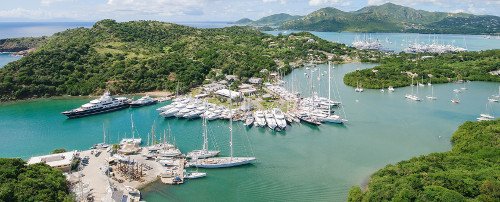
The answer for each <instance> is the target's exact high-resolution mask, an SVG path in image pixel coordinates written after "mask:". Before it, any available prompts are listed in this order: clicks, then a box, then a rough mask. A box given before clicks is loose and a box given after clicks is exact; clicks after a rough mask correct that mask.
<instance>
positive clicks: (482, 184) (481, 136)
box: [348, 119, 500, 202]
mask: <svg viewBox="0 0 500 202" xmlns="http://www.w3.org/2000/svg"><path fill="white" fill-rule="evenodd" d="M499 134H500V120H498V119H497V120H495V121H482V122H466V123H464V124H462V125H461V126H460V127H459V128H458V130H457V131H456V132H455V133H454V134H453V136H452V138H451V142H452V144H453V147H452V149H451V151H449V152H443V153H432V154H429V155H424V156H420V157H415V158H412V159H410V160H406V161H402V162H399V163H397V164H395V165H388V166H386V167H385V168H383V169H381V170H379V171H377V172H376V173H374V174H373V175H372V177H371V180H370V182H369V183H368V186H367V187H366V189H365V190H366V191H362V190H361V188H360V187H357V186H355V187H353V188H351V190H350V191H349V198H348V201H351V202H354V201H470V200H474V201H497V200H498V198H499V197H500V195H499V192H498V190H499V189H500V182H499V181H498V179H499V177H500V136H499Z"/></svg>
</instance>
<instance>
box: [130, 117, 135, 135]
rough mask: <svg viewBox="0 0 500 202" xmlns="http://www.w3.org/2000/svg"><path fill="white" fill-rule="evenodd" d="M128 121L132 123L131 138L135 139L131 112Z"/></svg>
mask: <svg viewBox="0 0 500 202" xmlns="http://www.w3.org/2000/svg"><path fill="white" fill-rule="evenodd" d="M130 123H132V139H135V134H134V131H135V130H134V129H135V128H134V119H133V118H132V114H130Z"/></svg>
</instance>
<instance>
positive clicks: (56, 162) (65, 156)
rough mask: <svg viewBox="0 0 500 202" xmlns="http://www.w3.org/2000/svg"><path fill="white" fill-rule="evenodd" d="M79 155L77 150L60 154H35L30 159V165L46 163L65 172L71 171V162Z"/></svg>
mask: <svg viewBox="0 0 500 202" xmlns="http://www.w3.org/2000/svg"><path fill="white" fill-rule="evenodd" d="M76 156H78V153H77V152H76V150H74V151H70V152H64V153H59V154H50V155H45V156H35V157H31V158H30V159H29V160H28V165H31V164H36V163H45V164H47V165H49V166H50V167H52V168H57V169H59V170H61V171H63V172H69V171H71V163H72V162H73V160H74V159H75V158H76Z"/></svg>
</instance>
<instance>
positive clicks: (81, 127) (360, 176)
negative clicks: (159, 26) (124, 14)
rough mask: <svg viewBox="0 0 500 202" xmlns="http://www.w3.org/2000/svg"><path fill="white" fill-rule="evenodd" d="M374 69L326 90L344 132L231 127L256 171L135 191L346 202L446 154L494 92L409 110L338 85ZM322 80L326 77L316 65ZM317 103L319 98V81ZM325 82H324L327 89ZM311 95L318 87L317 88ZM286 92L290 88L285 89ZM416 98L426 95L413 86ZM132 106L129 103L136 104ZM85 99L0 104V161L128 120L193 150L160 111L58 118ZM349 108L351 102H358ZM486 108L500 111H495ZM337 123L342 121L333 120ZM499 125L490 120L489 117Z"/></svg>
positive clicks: (178, 125)
mask: <svg viewBox="0 0 500 202" xmlns="http://www.w3.org/2000/svg"><path fill="white" fill-rule="evenodd" d="M372 66H374V65H373V64H345V65H337V66H336V68H335V69H334V70H333V71H332V72H334V75H335V76H334V79H333V80H334V81H335V82H336V83H337V84H338V85H333V86H334V87H333V88H332V89H336V88H335V87H336V86H338V88H339V90H340V95H341V96H342V99H341V100H342V102H343V103H344V106H345V112H346V115H347V119H349V122H348V124H346V125H345V126H342V125H328V124H324V125H322V126H320V127H313V126H309V125H305V124H294V125H292V126H290V127H289V128H288V129H287V130H286V131H285V132H282V133H275V132H271V131H269V130H268V129H267V128H250V129H248V128H246V127H244V126H243V123H241V122H238V123H235V124H234V138H235V141H234V144H235V153H236V155H253V156H255V157H257V159H258V162H257V163H255V164H254V165H250V166H243V167H238V168H230V169H220V170H203V169H200V171H203V172H205V171H206V172H207V173H208V176H207V177H206V178H203V179H196V180H192V181H188V182H186V183H185V184H183V185H180V186H168V185H163V184H159V183H155V184H152V185H150V186H148V187H146V188H145V189H143V190H142V192H143V196H144V199H145V200H146V201H165V200H169V201H235V200H238V201H271V200H275V201H306V200H311V201H312V200H314V201H345V200H346V197H347V192H348V189H349V188H350V187H351V186H353V185H360V184H362V183H363V182H364V181H366V180H367V178H368V177H369V176H370V174H372V173H373V172H375V171H376V170H378V169H380V168H382V167H384V166H385V165H386V164H388V163H395V162H397V161H400V160H404V159H409V158H411V157H414V156H418V155H422V154H428V153H431V152H439V151H446V150H449V149H450V141H449V140H450V137H451V134H452V133H453V131H455V129H456V127H457V126H459V125H460V124H461V123H463V122H464V121H467V120H475V118H476V117H477V116H478V115H479V113H483V112H484V111H485V104H486V102H487V97H488V96H490V95H491V94H496V93H498V83H488V82H472V83H467V84H466V85H467V88H468V89H469V90H467V91H465V92H464V93H461V94H460V99H461V100H462V102H461V103H460V104H458V105H457V104H452V103H451V102H450V99H451V98H452V97H453V93H452V90H453V89H455V88H460V87H462V85H457V84H439V85H435V86H434V91H435V95H436V96H437V97H438V100H436V101H427V100H424V101H422V102H418V103H417V102H412V101H408V100H406V99H404V94H405V93H407V92H409V91H410V88H400V89H396V92H394V93H387V92H386V93H381V92H380V91H379V90H365V92H363V93H355V92H354V88H352V87H347V86H345V85H343V84H342V82H341V78H342V76H343V75H344V74H345V73H346V72H349V71H353V70H355V69H357V68H369V67H372ZM320 67H321V68H322V70H321V71H323V72H324V71H325V70H326V66H325V65H320ZM305 71H307V70H305V69H297V70H295V71H294V72H293V73H292V74H291V75H289V76H287V77H286V80H289V81H290V82H288V83H291V78H292V77H293V78H294V81H301V82H300V83H299V82H295V83H296V85H295V86H294V89H302V91H303V92H304V93H303V94H304V95H307V93H306V92H308V89H309V87H308V85H307V82H305V80H306V79H305V78H304V72H305ZM322 78H323V80H322V84H321V89H322V90H321V94H323V95H327V81H326V78H327V77H326V76H323V77H322ZM335 82H332V83H335ZM315 83H316V84H315V85H316V88H319V86H318V85H317V83H318V82H317V81H315ZM287 85H288V87H290V88H291V85H290V84H287ZM419 93H420V96H421V97H425V95H427V94H430V88H429V87H421V88H420V90H419ZM136 98H137V97H136ZM89 100H90V98H86V97H73V98H71V99H68V98H55V99H40V100H32V101H20V102H14V103H6V104H0V138H1V139H2V140H3V141H2V143H3V144H2V147H0V156H1V157H22V158H29V157H30V156H32V155H36V154H45V153H49V152H50V151H52V150H53V149H55V148H60V147H64V148H67V149H87V148H89V147H90V146H92V145H93V144H95V143H98V142H101V141H102V128H103V124H104V126H105V128H106V130H107V134H108V138H109V140H110V141H111V142H115V143H116V142H118V140H119V139H120V138H123V137H125V136H130V134H131V132H130V130H131V129H130V115H131V114H132V115H133V118H134V120H135V124H136V127H137V132H138V133H139V134H140V137H142V138H143V140H144V141H146V134H147V133H148V132H149V131H150V129H151V126H152V125H153V124H154V125H155V126H156V131H158V133H161V132H162V131H163V130H164V129H168V127H169V126H170V127H171V130H172V138H170V139H171V141H174V142H175V143H176V144H177V146H178V147H179V148H180V149H181V151H183V152H184V153H186V152H188V151H190V150H193V149H198V148H201V144H202V139H201V130H202V129H201V120H195V121H187V120H177V119H167V120H165V119H163V118H161V117H159V116H158V114H157V113H156V111H155V109H156V108H157V107H159V106H161V105H164V104H158V105H156V106H149V107H143V108H135V109H126V110H121V111H117V112H113V113H108V114H102V115H96V116H90V117H85V118H80V119H66V117H65V116H63V115H61V114H60V112H61V111H64V110H67V109H71V108H74V107H77V106H79V105H81V104H83V103H86V102H88V101H89ZM356 100H357V101H356ZM491 106H492V109H493V110H494V111H495V112H497V113H498V112H500V104H498V103H493V104H492V105H491ZM341 114H342V113H341ZM496 115H497V116H498V114H496ZM208 127H209V137H210V146H211V147H216V148H218V149H221V150H222V155H224V156H226V155H228V154H229V151H228V138H229V132H228V122H227V121H214V122H209V125H208Z"/></svg>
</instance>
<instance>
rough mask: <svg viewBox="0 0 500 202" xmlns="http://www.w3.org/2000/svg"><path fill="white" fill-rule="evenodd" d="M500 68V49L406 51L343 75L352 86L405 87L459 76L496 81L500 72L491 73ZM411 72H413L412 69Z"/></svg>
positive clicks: (499, 78) (499, 80) (441, 81)
mask: <svg viewBox="0 0 500 202" xmlns="http://www.w3.org/2000/svg"><path fill="white" fill-rule="evenodd" d="M496 70H500V50H498V49H497V50H488V51H479V52H462V53H449V54H441V55H437V54H435V55H431V57H429V55H426V56H424V55H422V54H404V53H401V54H399V55H395V56H393V57H386V58H384V59H382V60H381V65H379V66H376V67H374V68H372V69H364V70H358V71H354V72H351V73H348V74H346V75H345V76H344V83H345V84H346V85H349V86H356V85H357V83H358V82H359V84H360V85H362V86H363V87H366V88H383V87H384V88H387V87H388V86H394V87H402V86H409V85H411V76H414V83H415V84H416V82H417V81H419V82H422V77H423V79H424V83H427V82H429V81H431V80H432V83H445V82H451V81H456V80H457V79H463V80H471V81H496V82H500V76H495V75H492V74H490V73H489V72H491V71H496ZM410 72H411V73H410Z"/></svg>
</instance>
